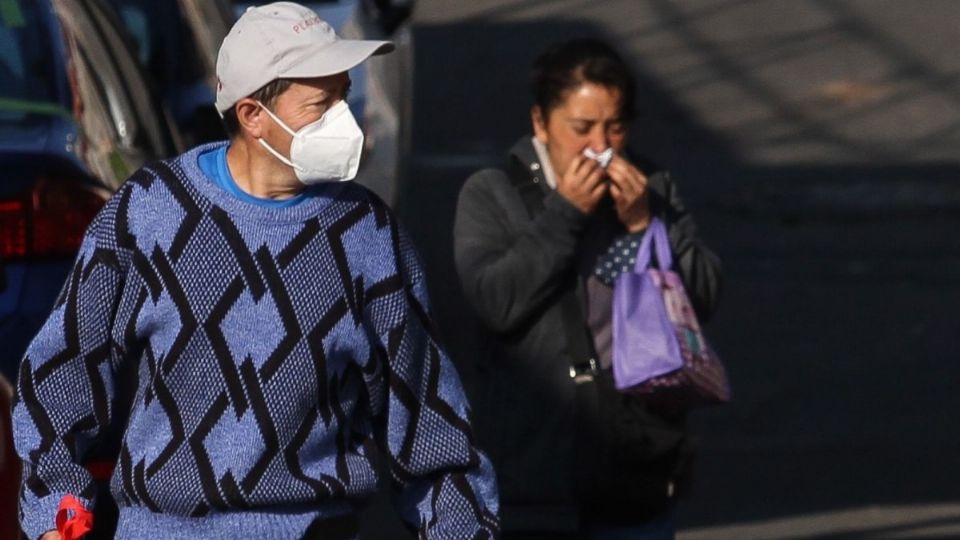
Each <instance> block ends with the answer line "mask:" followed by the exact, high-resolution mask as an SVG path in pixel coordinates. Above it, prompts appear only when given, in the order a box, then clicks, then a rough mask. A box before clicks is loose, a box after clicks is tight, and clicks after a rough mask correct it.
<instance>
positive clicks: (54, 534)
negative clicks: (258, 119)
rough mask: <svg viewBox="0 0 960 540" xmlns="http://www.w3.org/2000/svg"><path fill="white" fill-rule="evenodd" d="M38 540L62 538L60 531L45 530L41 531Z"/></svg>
mask: <svg viewBox="0 0 960 540" xmlns="http://www.w3.org/2000/svg"><path fill="white" fill-rule="evenodd" d="M40 540H62V537H61V536H60V533H58V532H57V531H55V530H53V531H47V532H45V533H43V536H41V537H40Z"/></svg>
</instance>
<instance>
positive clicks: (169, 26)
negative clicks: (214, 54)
mask: <svg viewBox="0 0 960 540" xmlns="http://www.w3.org/2000/svg"><path fill="white" fill-rule="evenodd" d="M207 1H209V0H207ZM110 3H111V4H112V5H113V7H114V8H115V10H116V12H117V14H119V16H120V18H121V19H122V21H123V25H124V26H125V27H126V28H127V29H128V30H129V34H130V36H131V37H132V38H133V40H134V45H135V49H136V53H137V59H138V60H139V62H140V64H141V65H143V66H145V67H146V68H147V70H148V71H149V72H150V73H152V74H154V77H156V79H157V83H158V84H160V86H161V87H163V88H164V89H166V88H169V87H171V86H175V85H182V84H186V83H192V82H195V81H199V80H203V79H204V76H205V71H204V66H203V63H202V61H201V59H200V58H197V55H196V52H195V51H196V49H197V47H196V45H195V43H194V37H193V35H192V34H191V33H190V31H189V27H188V25H187V23H186V21H185V19H184V13H183V11H182V9H181V7H180V3H179V2H177V1H176V0H165V1H163V2H158V1H157V0H110Z"/></svg>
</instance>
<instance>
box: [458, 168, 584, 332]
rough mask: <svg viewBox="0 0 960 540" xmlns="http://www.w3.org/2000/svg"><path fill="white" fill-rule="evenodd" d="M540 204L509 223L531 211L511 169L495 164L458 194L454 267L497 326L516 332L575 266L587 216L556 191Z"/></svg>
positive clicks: (468, 293) (481, 310) (489, 320)
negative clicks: (495, 167) (503, 169)
mask: <svg viewBox="0 0 960 540" xmlns="http://www.w3.org/2000/svg"><path fill="white" fill-rule="evenodd" d="M543 204H544V208H543V211H541V212H539V213H538V214H537V215H536V216H535V217H534V218H533V219H532V220H528V221H526V222H525V223H524V222H522V221H517V223H521V224H519V225H518V224H516V223H511V219H510V217H511V215H514V216H515V215H516V213H518V212H522V214H521V215H523V216H526V215H527V211H526V209H525V208H524V206H523V202H522V201H521V199H520V196H519V195H518V193H517V190H516V188H515V187H514V186H513V185H512V184H511V183H510V180H509V179H508V178H507V176H506V174H504V173H503V172H501V171H496V170H484V171H480V172H478V173H476V174H474V175H473V176H471V177H470V179H468V180H467V182H466V184H464V187H463V189H462V190H461V192H460V198H459V201H458V202H457V215H456V221H455V224H454V256H455V259H456V265H457V273H458V274H459V276H460V281H461V284H462V285H463V292H464V295H465V296H466V298H467V300H468V301H469V302H470V304H471V306H473V308H474V309H475V310H476V312H477V314H478V315H479V316H480V318H481V320H482V321H483V322H484V324H486V325H487V326H488V327H489V328H490V329H492V330H493V331H495V332H498V333H508V332H511V331H513V330H515V329H517V328H519V327H521V326H522V325H524V324H526V323H528V322H529V321H530V319H531V318H532V317H534V316H536V315H537V314H539V312H540V310H542V309H543V307H544V306H545V305H547V304H548V303H550V302H552V301H554V295H555V294H556V292H557V290H559V289H560V288H561V287H562V286H563V285H564V279H565V278H568V277H570V274H569V271H570V270H571V269H572V268H573V267H574V263H575V258H576V253H577V243H578V239H579V237H580V235H581V233H582V231H583V230H584V227H585V224H586V221H587V216H586V215H584V214H583V213H581V212H580V211H579V210H577V208H576V207H574V206H573V205H572V204H570V203H569V202H567V200H566V199H564V198H563V197H562V196H561V195H560V194H559V193H557V192H556V191H551V192H549V193H547V194H546V195H545V196H544V199H543ZM514 221H516V220H514Z"/></svg>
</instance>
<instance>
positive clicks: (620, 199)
mask: <svg viewBox="0 0 960 540" xmlns="http://www.w3.org/2000/svg"><path fill="white" fill-rule="evenodd" d="M606 172H607V176H608V177H610V195H611V196H612V197H613V202H614V206H615V207H616V209H617V218H618V219H619V220H620V223H623V226H624V227H626V228H627V230H628V231H630V232H638V231H642V230H643V229H646V228H647V225H649V224H650V199H649V197H648V196H647V177H646V176H644V175H643V173H642V172H640V170H639V169H637V168H636V167H634V166H633V164H631V163H630V162H629V161H627V160H626V159H624V158H623V156H621V155H619V154H616V155H614V156H613V159H612V160H611V161H610V165H608V166H607V171H606Z"/></svg>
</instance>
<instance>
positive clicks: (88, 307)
mask: <svg viewBox="0 0 960 540" xmlns="http://www.w3.org/2000/svg"><path fill="white" fill-rule="evenodd" d="M108 210H109V209H105V210H104V211H102V212H101V213H100V214H99V215H98V216H97V218H96V219H95V220H94V222H93V224H92V225H91V226H90V227H89V228H88V230H87V233H86V235H85V237H84V239H83V242H82V245H81V247H80V252H79V254H78V256H77V258H76V261H75V264H74V266H73V270H72V271H71V273H70V275H69V277H68V278H67V282H66V284H65V285H64V287H63V289H62V291H61V293H60V296H59V298H58V300H57V302H56V304H55V305H54V307H53V310H52V312H51V314H50V316H49V318H48V319H47V320H46V322H45V323H44V324H43V326H42V327H41V329H40V331H39V332H38V334H37V335H36V337H35V338H34V339H33V341H32V342H31V344H30V346H29V347H28V348H27V352H26V354H25V357H24V358H23V360H22V362H21V364H20V372H19V377H18V383H17V401H16V404H15V405H14V408H13V431H14V440H15V444H16V449H17V453H18V454H19V456H20V458H21V460H22V462H23V467H24V470H23V484H22V486H21V491H20V509H21V514H20V518H21V520H20V521H21V526H22V527H23V530H24V532H25V533H26V534H27V538H30V539H35V538H38V537H39V536H40V535H41V534H43V533H44V532H46V531H48V530H51V529H54V528H55V518H56V513H57V508H58V506H59V504H60V500H61V498H63V497H64V496H65V495H67V494H72V495H74V496H75V497H77V498H78V499H79V500H80V501H81V503H82V504H83V505H84V506H85V507H86V508H88V509H92V507H93V504H94V501H95V499H96V486H95V484H94V481H93V478H92V477H91V475H90V473H88V472H87V470H86V468H85V467H84V464H85V459H86V457H87V456H88V455H89V454H90V452H91V450H94V449H95V448H96V445H97V443H98V442H99V440H100V439H101V437H102V436H103V435H104V434H105V431H106V430H107V428H108V426H109V425H110V418H111V401H112V396H113V393H114V383H113V375H112V373H113V367H112V363H111V352H112V347H111V338H110V329H111V320H112V317H113V313H114V310H115V307H116V305H117V302H118V298H119V290H120V286H121V272H120V271H119V268H118V263H117V257H116V253H115V251H114V250H113V249H112V248H111V244H112V242H111V241H110V240H109V239H108V234H107V232H108V229H109V227H108V226H106V223H105V222H106V221H109V219H108V217H107V214H108V213H109V211H108Z"/></svg>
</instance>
